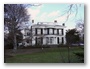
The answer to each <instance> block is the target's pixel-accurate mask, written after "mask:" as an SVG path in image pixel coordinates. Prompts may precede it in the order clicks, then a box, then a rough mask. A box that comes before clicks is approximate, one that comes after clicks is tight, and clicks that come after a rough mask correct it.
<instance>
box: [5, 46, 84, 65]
mask: <svg viewBox="0 0 90 69" xmlns="http://www.w3.org/2000/svg"><path fill="white" fill-rule="evenodd" d="M26 50H27V49H26ZM28 50H29V49H28ZM75 52H84V50H83V49H81V48H80V47H71V48H70V50H69V60H70V63H81V62H80V61H79V59H80V58H79V59H78V57H77V56H76V55H75V54H74V53H75ZM68 62H69V61H68V48H67V47H59V48H44V49H43V50H41V51H39V52H34V53H30V54H29V53H26V54H16V55H15V56H13V57H9V58H6V63H68Z"/></svg>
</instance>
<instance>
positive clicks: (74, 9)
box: [63, 4, 83, 22]
mask: <svg viewBox="0 0 90 69" xmlns="http://www.w3.org/2000/svg"><path fill="white" fill-rule="evenodd" d="M81 6H83V5H82V4H69V5H68V6H67V8H66V9H65V12H64V13H63V15H66V22H67V21H68V19H69V17H70V16H71V15H72V14H73V13H74V14H75V15H74V17H75V18H76V16H77V15H78V12H79V8H80V7H81Z"/></svg>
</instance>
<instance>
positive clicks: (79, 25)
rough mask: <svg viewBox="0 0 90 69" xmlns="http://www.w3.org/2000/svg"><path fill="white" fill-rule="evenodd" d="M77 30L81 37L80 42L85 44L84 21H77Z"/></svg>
mask: <svg viewBox="0 0 90 69" xmlns="http://www.w3.org/2000/svg"><path fill="white" fill-rule="evenodd" d="M76 29H77V30H78V32H79V35H80V42H82V43H84V20H82V19H79V20H77V21H76Z"/></svg>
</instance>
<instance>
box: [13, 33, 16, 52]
mask: <svg viewBox="0 0 90 69" xmlns="http://www.w3.org/2000/svg"><path fill="white" fill-rule="evenodd" d="M13 49H14V52H15V51H16V50H17V40H16V34H14V47H13Z"/></svg>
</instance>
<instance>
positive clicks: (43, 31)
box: [31, 21, 66, 45]
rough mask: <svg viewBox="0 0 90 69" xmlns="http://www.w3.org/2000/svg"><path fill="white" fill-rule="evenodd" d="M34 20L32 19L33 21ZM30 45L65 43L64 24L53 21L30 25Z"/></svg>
mask: <svg viewBox="0 0 90 69" xmlns="http://www.w3.org/2000/svg"><path fill="white" fill-rule="evenodd" d="M33 22H34V21H33ZM31 30H32V45H38V44H39V45H59V44H66V39H65V35H66V33H65V24H64V23H63V24H62V25H60V23H57V21H54V22H38V23H37V24H34V23H33V25H32V26H31Z"/></svg>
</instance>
